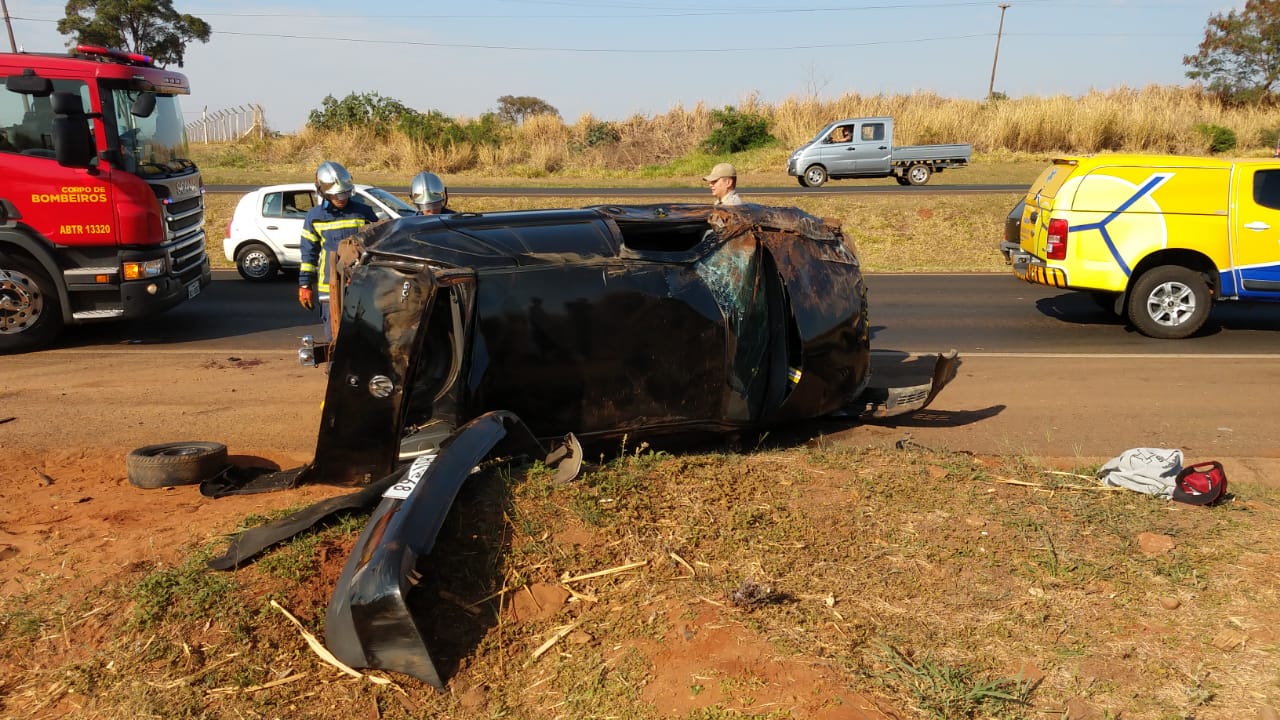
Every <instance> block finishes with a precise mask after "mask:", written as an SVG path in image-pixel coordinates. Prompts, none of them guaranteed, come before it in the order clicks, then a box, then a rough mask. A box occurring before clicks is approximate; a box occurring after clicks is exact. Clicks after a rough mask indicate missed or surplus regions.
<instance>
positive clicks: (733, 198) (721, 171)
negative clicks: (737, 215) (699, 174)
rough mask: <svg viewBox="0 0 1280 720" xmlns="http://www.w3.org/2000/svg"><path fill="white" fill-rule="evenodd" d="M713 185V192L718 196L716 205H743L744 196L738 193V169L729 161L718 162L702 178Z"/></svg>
mask: <svg viewBox="0 0 1280 720" xmlns="http://www.w3.org/2000/svg"><path fill="white" fill-rule="evenodd" d="M702 181H703V182H705V183H709V184H710V185H711V194H712V195H714V196H715V197H716V205H741V204H742V197H741V196H739V195H738V171H737V170H735V169H734V168H733V166H732V165H730V164H729V163H718V164H716V166H715V167H713V168H711V174H710V175H707V176H706V177H704V178H702Z"/></svg>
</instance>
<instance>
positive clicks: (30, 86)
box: [4, 68, 53, 97]
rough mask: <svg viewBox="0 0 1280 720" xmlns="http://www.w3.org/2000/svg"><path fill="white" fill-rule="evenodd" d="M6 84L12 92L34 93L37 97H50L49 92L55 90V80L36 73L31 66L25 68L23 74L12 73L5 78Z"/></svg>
mask: <svg viewBox="0 0 1280 720" xmlns="http://www.w3.org/2000/svg"><path fill="white" fill-rule="evenodd" d="M4 86H5V87H6V88H8V89H9V91H10V92H16V93H22V94H23V95H34V96H35V97H49V94H50V93H52V92H53V81H52V80H50V79H49V78H47V77H40V76H39V75H36V71H35V70H32V69H31V68H27V69H26V70H23V71H22V74H21V75H10V76H9V77H7V78H5V80H4Z"/></svg>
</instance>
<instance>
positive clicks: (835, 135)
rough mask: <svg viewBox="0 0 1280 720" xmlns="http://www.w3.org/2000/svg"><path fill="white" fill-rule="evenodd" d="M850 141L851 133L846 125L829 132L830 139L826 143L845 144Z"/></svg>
mask: <svg viewBox="0 0 1280 720" xmlns="http://www.w3.org/2000/svg"><path fill="white" fill-rule="evenodd" d="M852 139H853V131H852V130H850V129H849V126H848V125H841V126H840V127H838V128H836V129H835V130H832V131H831V139H830V140H829V141H828V142H833V143H847V142H849V141H850V140H852Z"/></svg>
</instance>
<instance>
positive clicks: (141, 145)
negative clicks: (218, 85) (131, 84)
mask: <svg viewBox="0 0 1280 720" xmlns="http://www.w3.org/2000/svg"><path fill="white" fill-rule="evenodd" d="M110 92H111V95H112V100H113V102H112V105H113V106H114V107H115V125H116V136H117V137H118V138H119V140H120V154H121V155H122V157H123V160H124V163H125V166H126V169H128V170H129V171H130V172H134V173H137V174H138V175H140V176H142V177H144V178H145V177H166V176H170V175H175V174H177V175H180V174H185V173H188V172H191V171H192V170H194V168H195V164H194V163H192V162H191V160H189V159H187V154H188V153H187V137H186V131H185V129H184V128H183V123H182V106H181V105H180V104H179V103H178V96H177V95H161V94H157V95H156V107H155V110H154V111H153V112H152V113H151V114H150V115H148V116H146V117H137V116H135V115H133V114H132V113H131V112H130V108H132V107H133V103H134V101H135V100H137V99H138V97H139V96H140V95H142V91H140V90H130V89H124V88H116V89H113V90H111V91H110Z"/></svg>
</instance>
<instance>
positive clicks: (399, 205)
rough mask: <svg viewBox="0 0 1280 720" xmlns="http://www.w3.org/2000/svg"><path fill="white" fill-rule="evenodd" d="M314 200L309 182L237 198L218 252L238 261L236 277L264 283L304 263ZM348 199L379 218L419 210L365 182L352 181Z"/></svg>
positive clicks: (260, 189)
mask: <svg viewBox="0 0 1280 720" xmlns="http://www.w3.org/2000/svg"><path fill="white" fill-rule="evenodd" d="M316 202H317V201H316V188H315V185H312V184H310V183H291V184H289V185H269V186H267V187H261V188H258V189H257V190H254V191H252V192H250V193H247V194H246V195H245V196H244V197H242V198H240V202H239V203H237V204H236V211H235V213H233V214H232V216H231V222H229V223H227V236H226V239H224V240H223V241H222V251H223V253H224V254H225V255H226V256H227V260H230V261H232V262H234V263H235V264H236V269H237V270H239V271H240V277H243V278H244V279H245V280H251V281H254V282H263V281H266V280H271V279H273V278H274V277H275V276H276V273H278V272H279V271H281V270H297V268H298V266H299V265H301V264H302V250H301V245H302V243H301V239H302V221H303V219H304V218H305V217H306V215H307V211H308V210H310V209H311V208H312V207H313V206H315V205H316ZM351 202H358V203H363V204H365V205H368V206H369V207H371V208H373V212H374V213H375V214H376V215H377V216H378V219H379V220H386V219H388V218H394V217H407V216H409V215H416V214H417V210H414V208H413V206H412V205H409V204H408V203H406V202H404V201H403V200H401V199H400V198H398V197H396V196H395V195H392V194H391V193H389V192H387V191H386V190H383V189H382V188H379V187H372V186H369V185H356V190H355V193H354V194H353V195H352V196H351Z"/></svg>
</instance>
